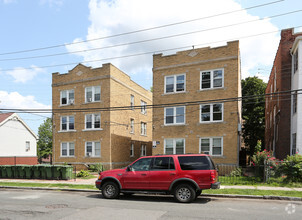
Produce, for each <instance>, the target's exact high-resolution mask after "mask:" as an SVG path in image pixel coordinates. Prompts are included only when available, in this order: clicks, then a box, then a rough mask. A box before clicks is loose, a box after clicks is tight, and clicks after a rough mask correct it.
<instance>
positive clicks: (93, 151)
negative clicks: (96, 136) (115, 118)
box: [85, 142, 101, 157]
mask: <svg viewBox="0 0 302 220" xmlns="http://www.w3.org/2000/svg"><path fill="white" fill-rule="evenodd" d="M85 155H86V157H100V156H101V143H100V142H86V150H85Z"/></svg>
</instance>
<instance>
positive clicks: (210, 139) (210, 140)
mask: <svg viewBox="0 0 302 220" xmlns="http://www.w3.org/2000/svg"><path fill="white" fill-rule="evenodd" d="M214 138H220V140H221V142H220V144H221V154H219V155H217V154H215V155H213V147H214V145H213V139H214ZM202 139H209V148H210V149H209V155H210V156H214V157H216V156H217V157H221V156H223V137H201V138H199V153H201V152H204V151H201V140H202Z"/></svg>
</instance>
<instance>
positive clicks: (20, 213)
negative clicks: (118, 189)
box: [0, 189, 302, 220]
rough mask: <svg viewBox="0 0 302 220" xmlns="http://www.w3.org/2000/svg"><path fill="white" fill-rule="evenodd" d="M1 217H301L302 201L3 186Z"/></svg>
mask: <svg viewBox="0 0 302 220" xmlns="http://www.w3.org/2000/svg"><path fill="white" fill-rule="evenodd" d="M0 219H1V220H4V219H6V220H8V219H98V220H99V219H106V220H107V219H123V220H127V219H131V220H135V219H144V220H148V219H186V220H189V219H216V220H217V219H240V220H242V219H289V220H290V219H302V202H296V201H295V202H294V201H275V200H258V199H236V198H211V197H202V196H201V197H199V198H198V199H197V200H196V201H195V202H193V203H190V204H180V203H176V202H174V200H173V197H172V196H155V195H134V196H131V197H125V196H121V197H120V199H117V200H107V199H104V198H103V197H102V195H101V193H100V192H95V193H94V192H62V191H42V190H24V189H23V190H21V189H1V191H0Z"/></svg>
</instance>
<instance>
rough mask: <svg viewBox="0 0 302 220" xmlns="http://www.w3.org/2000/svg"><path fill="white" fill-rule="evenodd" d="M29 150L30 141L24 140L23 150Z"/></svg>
mask: <svg viewBox="0 0 302 220" xmlns="http://www.w3.org/2000/svg"><path fill="white" fill-rule="evenodd" d="M29 150H30V141H26V142H25V151H29Z"/></svg>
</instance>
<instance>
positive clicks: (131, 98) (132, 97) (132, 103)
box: [130, 95, 134, 110]
mask: <svg viewBox="0 0 302 220" xmlns="http://www.w3.org/2000/svg"><path fill="white" fill-rule="evenodd" d="M130 106H131V109H132V110H134V95H131V96H130Z"/></svg>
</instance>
